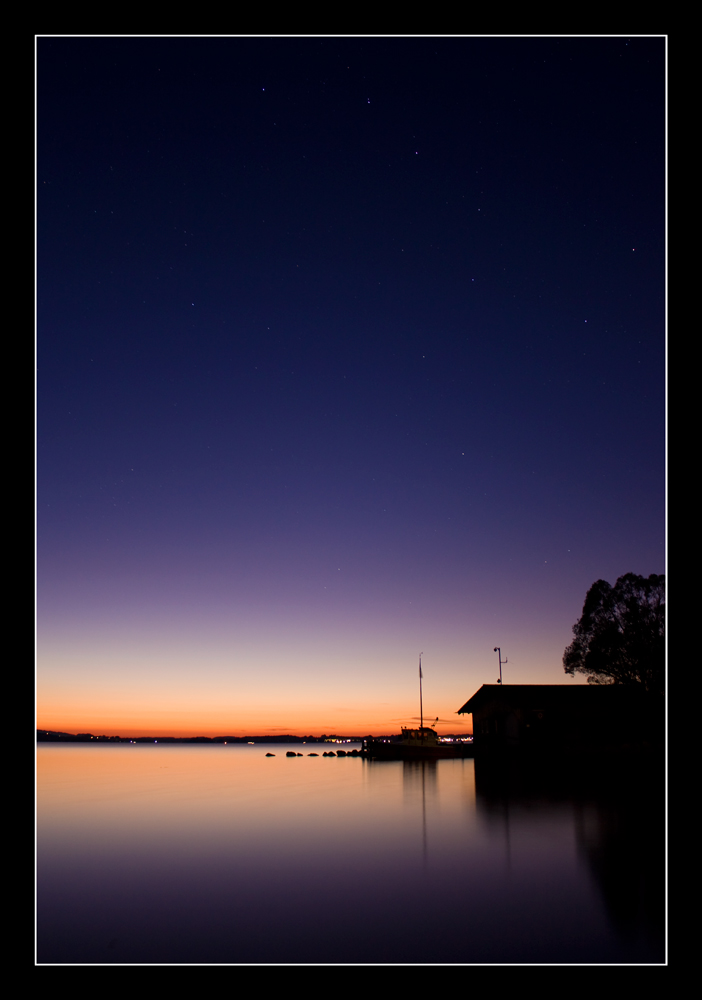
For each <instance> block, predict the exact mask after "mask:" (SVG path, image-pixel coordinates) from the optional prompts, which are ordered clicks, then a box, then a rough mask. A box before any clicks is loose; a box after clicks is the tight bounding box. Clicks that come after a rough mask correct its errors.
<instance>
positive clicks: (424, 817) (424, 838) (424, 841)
mask: <svg viewBox="0 0 702 1000" xmlns="http://www.w3.org/2000/svg"><path fill="white" fill-rule="evenodd" d="M426 763H427V762H426V761H425V760H423V761H422V762H421V764H422V856H423V859H424V866H425V867H426V864H427V800H426V793H425V789H424V765H425V764H426Z"/></svg>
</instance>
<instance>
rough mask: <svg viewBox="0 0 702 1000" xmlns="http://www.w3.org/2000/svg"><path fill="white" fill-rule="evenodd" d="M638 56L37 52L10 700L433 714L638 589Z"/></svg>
mask: <svg viewBox="0 0 702 1000" xmlns="http://www.w3.org/2000/svg"><path fill="white" fill-rule="evenodd" d="M665 58H666V43H665V40H664V39H663V38H636V37H634V38H625V37H621V38H583V39H578V38H546V39H535V38H523V39H521V38H444V39H441V38H439V39H436V38H419V39H417V38H412V39H410V38H395V39H381V38H368V39H358V38H354V39H338V38H312V39H298V38H294V39H284V38H260V39H249V38H247V39H243V38H209V39H208V38H114V39H111V38H49V37H45V38H40V39H38V42H37V81H38V82H37V109H38V110H37V136H38V139H37V186H38V229H37V255H38V265H37V277H38V322H37V336H38V501H37V502H38V529H37V533H38V570H37V580H38V598H37V607H38V671H37V686H38V696H37V704H38V716H37V724H38V725H39V726H41V727H42V728H47V729H56V730H61V731H66V732H85V731H90V732H94V733H107V734H121V735H139V734H141V733H153V734H154V735H159V734H170V735H192V734H202V735H217V734H232V735H238V734H240V735H244V734H246V733H249V734H252V733H275V732H281V733H300V734H302V733H313V734H319V733H322V732H327V733H329V732H342V733H356V734H365V733H369V732H374V733H383V732H396V731H398V730H399V726H400V723H401V722H407V721H409V720H410V719H412V718H413V717H415V716H417V715H418V707H419V706H418V690H417V659H418V654H419V652H420V651H423V652H424V656H423V670H424V707H425V713H426V716H427V717H430V718H432V719H433V718H434V717H435V716H439V717H440V719H441V720H442V722H441V723H440V725H439V727H438V728H439V731H440V732H441V731H444V732H450V731H463V730H466V729H468V728H469V723H468V720H466V719H465V718H464V717H462V716H461V717H458V716H456V715H455V712H456V710H457V709H458V708H459V707H460V706H461V705H462V704H463V703H464V702H465V701H466V699H467V698H468V697H470V695H472V694H473V693H474V691H475V690H476V689H477V688H478V687H479V686H480V685H481V684H483V683H494V681H495V679H496V677H497V671H498V664H497V654H495V653H493V647H495V646H497V645H499V646H501V648H502V655H503V657H505V656H506V657H507V658H508V660H509V663H508V665H507V666H506V667H505V668H504V679H505V682H506V683H509V682H513V683H577V682H576V681H574V680H570V679H569V678H567V677H566V676H565V674H564V672H563V667H562V663H561V657H562V654H563V650H564V647H565V646H566V645H567V644H568V643H569V642H570V639H571V628H572V625H573V624H574V622H575V621H576V620H577V618H578V617H579V616H580V613H581V610H582V604H583V601H584V598H585V593H586V591H587V589H588V588H589V587H590V585H591V584H592V583H593V582H594V581H595V580H597V579H599V578H604V579H606V580H609V581H610V582H611V583H614V581H615V580H616V578H617V577H619V576H621V575H622V574H624V573H627V572H634V573H639V574H642V575H645V576H648V575H649V574H650V573H661V572H664V570H665V547H664V542H665V534H664V528H665V519H664V499H665V496H664V484H665Z"/></svg>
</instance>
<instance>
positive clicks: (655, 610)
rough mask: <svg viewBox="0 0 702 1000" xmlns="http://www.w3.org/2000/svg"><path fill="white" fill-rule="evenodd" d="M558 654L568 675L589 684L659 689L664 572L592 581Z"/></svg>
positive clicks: (662, 658) (662, 659) (662, 665)
mask: <svg viewBox="0 0 702 1000" xmlns="http://www.w3.org/2000/svg"><path fill="white" fill-rule="evenodd" d="M573 635H574V636H575V638H574V640H573V642H572V643H571V644H570V646H568V648H567V649H566V650H565V652H564V653H563V669H564V670H565V672H566V673H567V674H571V675H573V674H576V673H580V674H587V675H588V678H587V680H588V684H640V685H642V686H643V687H644V688H645V689H646V690H647V691H651V692H655V693H658V694H662V692H663V689H664V672H665V576H662V575H661V576H656V574H655V573H653V574H651V576H649V577H648V578H646V577H643V576H636V574H635V573H627V574H626V575H625V576H620V577H619V579H618V580H617V582H616V583H615V585H614V586H613V587H612V586H611V584H609V583H607V581H606V580H597V582H596V583H593V585H592V586H591V587H590V589H589V590H588V592H587V596H586V597H585V604H584V605H583V613H582V615H581V617H580V620H579V621H577V622H576V623H575V625H574V626H573Z"/></svg>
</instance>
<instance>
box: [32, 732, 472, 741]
mask: <svg viewBox="0 0 702 1000" xmlns="http://www.w3.org/2000/svg"><path fill="white" fill-rule="evenodd" d="M442 735H444V734H442ZM445 735H446V736H447V737H454V738H455V737H457V736H459V735H461V736H465V735H466V734H465V733H462V734H457V733H446V734H445ZM399 737H400V734H399V733H385V734H383V735H381V736H378V735H371V734H370V733H367V734H366V735H365V736H339V735H338V734H336V733H332V734H330V735H327V734H323V735H322V736H292V735H290V734H289V733H286V734H285V735H282V736H95V735H94V734H93V733H77V734H73V733H56V732H52V731H51V730H48V729H37V743H362V742H363V740H367V739H373V740H392V739H399Z"/></svg>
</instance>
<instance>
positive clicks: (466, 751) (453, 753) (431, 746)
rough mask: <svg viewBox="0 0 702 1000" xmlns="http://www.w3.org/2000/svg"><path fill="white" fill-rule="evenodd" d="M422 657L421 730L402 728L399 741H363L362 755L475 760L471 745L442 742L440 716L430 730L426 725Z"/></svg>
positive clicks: (385, 758)
mask: <svg viewBox="0 0 702 1000" xmlns="http://www.w3.org/2000/svg"><path fill="white" fill-rule="evenodd" d="M422 677H423V675H422V654H421V653H420V654H419V729H410V728H409V727H405V726H403V727H402V736H401V738H400V740H399V741H392V742H390V741H387V742H386V741H385V740H374V739H372V738H370V737H369V738H368V739H365V740H364V741H363V748H362V750H361V753H362V754H363V756H365V757H371V758H373V759H375V760H443V759H447V758H451V757H472V756H473V744H472V742H471V743H464V742H458V743H444V742H442V741H440V740H439V737H438V735H437V733H436V729H434V726H435V725H436V723H437V722H438V721H439V718H438V716H437V717H436V719H435V721H434V722H432V723H431V725H429V726H425V725H424V704H423V700H422Z"/></svg>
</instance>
